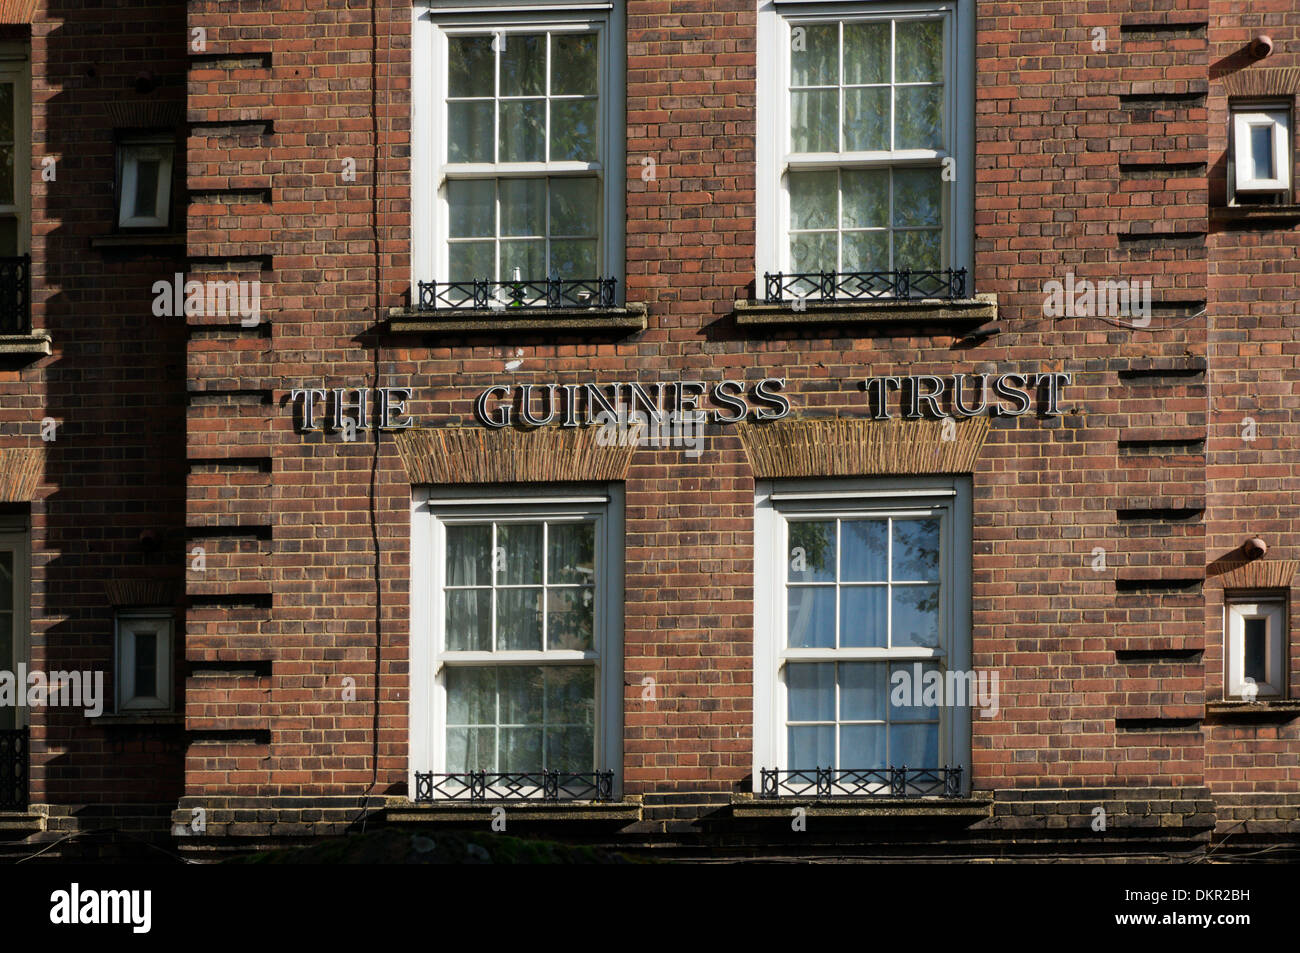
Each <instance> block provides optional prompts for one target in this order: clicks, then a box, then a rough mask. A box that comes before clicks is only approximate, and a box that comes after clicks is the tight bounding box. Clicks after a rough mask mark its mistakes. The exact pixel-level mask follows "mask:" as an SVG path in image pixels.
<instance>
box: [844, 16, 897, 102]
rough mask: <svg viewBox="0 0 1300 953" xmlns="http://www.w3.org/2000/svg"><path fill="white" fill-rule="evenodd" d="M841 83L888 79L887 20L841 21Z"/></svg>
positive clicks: (874, 81)
mask: <svg viewBox="0 0 1300 953" xmlns="http://www.w3.org/2000/svg"><path fill="white" fill-rule="evenodd" d="M844 82H845V84H847V85H850V86H856V85H859V84H862V83H888V82H889V23H888V22H886V21H876V22H873V23H846V24H844Z"/></svg>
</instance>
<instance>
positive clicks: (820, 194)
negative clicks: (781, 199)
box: [786, 172, 839, 229]
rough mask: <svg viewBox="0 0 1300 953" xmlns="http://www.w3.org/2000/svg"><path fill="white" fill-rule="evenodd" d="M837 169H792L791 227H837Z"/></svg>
mask: <svg viewBox="0 0 1300 953" xmlns="http://www.w3.org/2000/svg"><path fill="white" fill-rule="evenodd" d="M835 180H836V174H835V173H834V172H791V173H790V174H789V176H787V179H786V181H787V182H788V183H789V187H790V227H791V228H793V229H804V228H834V227H835V221H836V218H837V216H838V214H839V213H838V212H837V211H836V204H837V199H838V197H837V196H836V194H835V188H836V181H835Z"/></svg>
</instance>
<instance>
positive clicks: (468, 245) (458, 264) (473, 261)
mask: <svg viewBox="0 0 1300 953" xmlns="http://www.w3.org/2000/svg"><path fill="white" fill-rule="evenodd" d="M495 248H496V246H495V244H494V243H493V242H490V241H489V242H453V243H452V244H451V245H449V246H448V248H447V267H448V270H449V274H448V275H447V278H448V280H449V281H473V280H474V279H476V278H478V279H484V280H486V279H490V278H491V277H492V276H493V275H494V274H495V273H496V263H495V262H494V261H493V259H494V258H495V257H496V252H495Z"/></svg>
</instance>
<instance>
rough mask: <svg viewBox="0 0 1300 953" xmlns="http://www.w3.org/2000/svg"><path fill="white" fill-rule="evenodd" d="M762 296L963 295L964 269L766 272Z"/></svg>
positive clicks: (809, 298)
mask: <svg viewBox="0 0 1300 953" xmlns="http://www.w3.org/2000/svg"><path fill="white" fill-rule="evenodd" d="M763 285H764V288H763V297H764V301H766V302H767V303H768V304H780V303H781V302H784V301H800V300H801V301H859V300H862V299H865V298H950V299H951V298H964V297H966V269H965V268H957V269H955V270H954V269H952V268H948V269H945V270H943V271H912V270H910V269H907V268H904V269H903V270H902V271H820V272H818V271H810V272H801V273H798V274H789V275H787V274H785V273H783V272H780V271H778V272H776V273H775V274H773V273H772V272H770V271H769V272H765V273H764V274H763Z"/></svg>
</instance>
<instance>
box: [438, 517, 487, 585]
mask: <svg viewBox="0 0 1300 953" xmlns="http://www.w3.org/2000/svg"><path fill="white" fill-rule="evenodd" d="M491 550H492V527H491V525H489V524H482V525H478V526H460V525H452V526H448V527H447V585H449V586H489V585H491V584H492V576H491V567H492V563H491Z"/></svg>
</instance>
